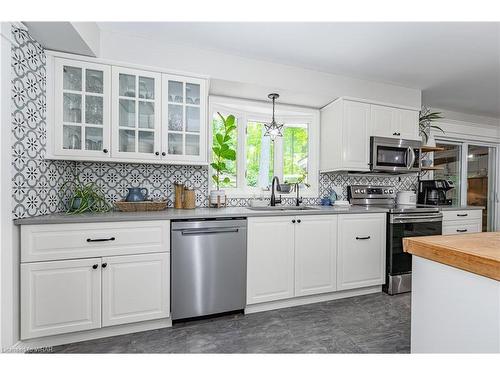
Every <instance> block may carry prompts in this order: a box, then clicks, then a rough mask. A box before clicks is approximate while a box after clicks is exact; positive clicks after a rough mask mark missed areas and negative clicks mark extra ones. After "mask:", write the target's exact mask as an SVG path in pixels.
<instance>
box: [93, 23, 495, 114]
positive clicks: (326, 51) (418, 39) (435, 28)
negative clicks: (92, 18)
mask: <svg viewBox="0 0 500 375" xmlns="http://www.w3.org/2000/svg"><path fill="white" fill-rule="evenodd" d="M98 25H99V27H100V28H101V29H102V30H107V31H114V32H120V33H126V34H129V35H136V36H142V37H146V38H149V39H154V40H158V41H162V42H165V43H176V44H184V45H189V46H191V47H196V48H202V49H209V50H214V51H218V52H224V53H228V54H233V55H238V56H243V57H248V58H253V59H259V60H266V61H271V62H275V63H281V64H287V65H293V66H299V67H302V68H306V69H313V70H318V71H322V72H327V73H333V74H339V75H345V76H349V77H353V78H359V79H366V80H372V81H378V82H386V83H392V84H397V85H400V86H404V87H409V88H416V89H421V90H422V99H423V103H424V104H427V105H431V106H433V107H438V108H443V109H448V110H453V111H458V112H465V113H470V114H477V115H483V116H490V117H500V23H464V22H448V23H444V22H443V23H427V22H426V23H373V22H370V23H260V22H259V23H255V22H254V23H227V22H212V23H208V22H200V23H195V22H187V23H179V22H104V23H98Z"/></svg>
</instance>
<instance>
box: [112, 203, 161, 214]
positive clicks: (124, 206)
mask: <svg viewBox="0 0 500 375" xmlns="http://www.w3.org/2000/svg"><path fill="white" fill-rule="evenodd" d="M167 204H168V203H167V201H144V202H125V201H119V202H115V207H116V208H117V209H118V210H119V211H122V212H136V211H162V210H164V209H166V208H167Z"/></svg>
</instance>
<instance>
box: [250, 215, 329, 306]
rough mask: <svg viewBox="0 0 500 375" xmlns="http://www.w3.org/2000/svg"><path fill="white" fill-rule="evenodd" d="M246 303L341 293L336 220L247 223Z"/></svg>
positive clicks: (294, 218)
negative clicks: (337, 287)
mask: <svg viewBox="0 0 500 375" xmlns="http://www.w3.org/2000/svg"><path fill="white" fill-rule="evenodd" d="M247 254H248V262H247V274H248V279H247V304H248V305H251V304H256V303H262V302H271V301H277V300H281V299H287V298H293V297H299V296H308V295H313V294H320V293H328V292H333V291H335V290H336V258H337V216H336V215H318V216H316V215H314V216H313V215H311V216H281V217H271V218H249V219H248V249H247Z"/></svg>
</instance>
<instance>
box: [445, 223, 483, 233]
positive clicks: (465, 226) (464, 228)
mask: <svg viewBox="0 0 500 375" xmlns="http://www.w3.org/2000/svg"><path fill="white" fill-rule="evenodd" d="M481 230H482V223H481V220H469V221H453V222H447V223H443V234H465V233H479V232H481Z"/></svg>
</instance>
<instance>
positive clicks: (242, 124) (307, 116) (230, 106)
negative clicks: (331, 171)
mask: <svg viewBox="0 0 500 375" xmlns="http://www.w3.org/2000/svg"><path fill="white" fill-rule="evenodd" d="M215 112H226V113H230V114H233V115H234V116H235V117H236V119H237V124H238V129H237V130H238V140H237V143H238V145H237V151H236V155H237V156H236V173H237V177H236V181H237V184H238V187H237V188H224V190H225V192H226V195H227V196H228V197H229V198H251V197H253V196H256V197H261V196H262V197H269V196H270V195H271V192H270V191H265V190H261V189H259V188H250V187H243V186H242V182H244V181H245V164H246V160H245V157H246V150H245V147H246V134H245V128H246V124H247V122H248V121H260V122H268V121H269V120H270V118H271V116H272V106H271V104H270V102H260V101H253V100H245V99H236V98H228V97H221V96H210V97H209V111H208V116H209V124H210V125H209V128H210V130H209V141H208V142H209V146H210V147H209V160H210V163H211V162H212V142H213V140H212V116H213V113H215ZM276 121H277V122H279V123H282V122H284V123H290V124H308V133H309V134H308V136H309V145H308V149H309V151H308V158H307V163H308V165H307V170H308V181H309V184H310V185H311V186H310V187H309V188H306V189H301V191H300V196H301V197H304V198H317V197H318V196H319V131H320V112H319V110H317V109H313V108H307V107H298V106H292V105H286V104H279V103H278V104H277V105H276ZM281 153H282V142H281V141H277V142H276V143H275V152H274V158H275V159H274V166H275V170H274V173H275V175H276V176H279V177H280V181H281V182H282V174H283V166H282V165H280V164H279V163H277V162H276V161H277V158H278V156H277V155H279V154H281ZM208 172H209V189H210V190H215V187H214V186H213V182H212V174H213V172H212V168H211V167H209V171H208ZM278 194H279V193H278ZM282 195H283V197H294V196H295V193H290V194H282Z"/></svg>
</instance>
